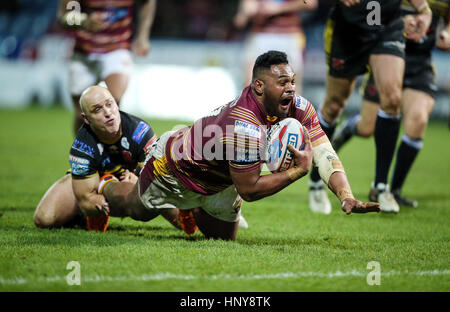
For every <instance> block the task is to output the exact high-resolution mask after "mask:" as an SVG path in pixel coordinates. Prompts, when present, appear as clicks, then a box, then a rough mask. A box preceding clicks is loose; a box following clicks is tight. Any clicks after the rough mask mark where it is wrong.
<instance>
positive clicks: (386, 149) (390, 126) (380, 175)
mask: <svg viewBox="0 0 450 312" xmlns="http://www.w3.org/2000/svg"><path fill="white" fill-rule="evenodd" d="M399 130H400V115H389V114H387V113H385V112H384V111H382V110H381V109H380V110H378V117H377V121H376V123H375V134H374V137H375V148H376V167H375V185H377V184H378V183H383V184H387V177H388V173H389V167H390V166H391V162H392V158H393V157H394V153H395V146H396V144H397V138H398V133H399Z"/></svg>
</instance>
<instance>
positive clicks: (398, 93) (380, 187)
mask: <svg viewBox="0 0 450 312" xmlns="http://www.w3.org/2000/svg"><path fill="white" fill-rule="evenodd" d="M369 62H370V66H371V68H372V70H373V74H374V79H375V84H376V85H377V89H378V94H379V97H380V110H379V111H378V116H377V120H376V123H375V133H374V137H375V147H376V168H375V181H374V187H375V189H376V190H377V192H378V201H379V202H380V207H381V209H382V211H386V212H398V211H399V210H400V208H399V206H398V204H397V202H396V201H395V199H394V197H393V195H392V193H391V192H390V190H389V186H388V184H387V178H388V173H389V168H390V165H391V162H392V159H393V156H394V153H395V147H396V143H397V138H398V134H399V130H400V108H401V97H402V83H403V74H404V70H405V61H404V60H403V58H402V57H400V56H396V55H391V54H373V55H371V56H370V60H369Z"/></svg>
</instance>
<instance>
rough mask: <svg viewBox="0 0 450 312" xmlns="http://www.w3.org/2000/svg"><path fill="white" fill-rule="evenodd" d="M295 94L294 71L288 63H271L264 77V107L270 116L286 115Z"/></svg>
mask: <svg viewBox="0 0 450 312" xmlns="http://www.w3.org/2000/svg"><path fill="white" fill-rule="evenodd" d="M294 95H295V73H294V71H293V70H292V68H291V66H289V65H288V64H280V65H272V67H271V69H270V72H269V71H268V72H267V76H266V79H264V107H265V109H266V112H267V113H268V114H269V115H270V116H278V117H287V116H288V113H289V109H290V106H291V103H292V99H293V98H294Z"/></svg>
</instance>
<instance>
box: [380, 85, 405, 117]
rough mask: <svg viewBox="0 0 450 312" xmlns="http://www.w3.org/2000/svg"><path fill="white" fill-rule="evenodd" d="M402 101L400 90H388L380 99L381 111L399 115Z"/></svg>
mask: <svg viewBox="0 0 450 312" xmlns="http://www.w3.org/2000/svg"><path fill="white" fill-rule="evenodd" d="M401 101H402V91H401V89H400V88H389V90H387V92H385V94H384V95H383V96H382V97H381V109H382V110H383V111H384V112H386V113H388V114H392V115H394V114H399V113H400V106H401Z"/></svg>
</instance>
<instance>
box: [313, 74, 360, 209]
mask: <svg viewBox="0 0 450 312" xmlns="http://www.w3.org/2000/svg"><path fill="white" fill-rule="evenodd" d="M355 82H356V79H355V78H337V77H333V76H331V75H330V74H328V75H327V86H326V87H327V91H326V96H325V101H324V102H323V105H322V107H321V109H320V110H319V111H318V112H317V116H318V118H319V122H320V125H321V127H322V129H323V130H324V132H325V133H326V135H327V136H328V137H329V138H332V137H333V133H334V130H335V128H336V121H337V119H338V118H339V116H340V115H341V114H342V111H343V110H344V107H345V105H346V103H347V100H348V98H349V97H350V95H351V94H352V92H353V89H354V87H355ZM309 207H310V208H311V210H312V211H314V212H319V213H325V214H329V213H330V212H331V203H330V201H329V199H328V196H327V193H326V189H325V187H324V185H323V182H322V179H321V177H320V175H319V170H318V169H317V167H313V168H312V169H311V174H310V179H309Z"/></svg>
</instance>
